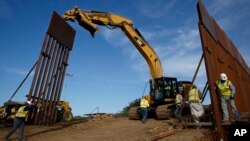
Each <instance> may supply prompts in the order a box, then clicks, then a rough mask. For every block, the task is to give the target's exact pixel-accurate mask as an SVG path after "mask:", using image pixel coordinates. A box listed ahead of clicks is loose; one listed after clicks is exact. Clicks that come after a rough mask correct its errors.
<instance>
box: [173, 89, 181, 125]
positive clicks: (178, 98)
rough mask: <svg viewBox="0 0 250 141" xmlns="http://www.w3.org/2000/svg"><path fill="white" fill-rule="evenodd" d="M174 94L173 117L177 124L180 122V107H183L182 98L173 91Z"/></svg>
mask: <svg viewBox="0 0 250 141" xmlns="http://www.w3.org/2000/svg"><path fill="white" fill-rule="evenodd" d="M174 94H175V104H176V109H175V112H174V115H175V117H176V118H177V120H178V122H182V116H181V107H182V105H183V97H182V95H181V94H179V93H178V92H177V91H175V92H174Z"/></svg>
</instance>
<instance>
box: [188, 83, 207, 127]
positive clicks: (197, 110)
mask: <svg viewBox="0 0 250 141" xmlns="http://www.w3.org/2000/svg"><path fill="white" fill-rule="evenodd" d="M188 101H189V107H190V110H191V114H192V117H193V120H194V122H195V123H199V122H200V117H201V116H202V115H203V114H204V108H203V106H202V105H201V93H200V91H199V90H198V88H197V87H196V86H192V89H191V90H190V91H189V94H188Z"/></svg>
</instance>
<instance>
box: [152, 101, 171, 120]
mask: <svg viewBox="0 0 250 141" xmlns="http://www.w3.org/2000/svg"><path fill="white" fill-rule="evenodd" d="M169 106H171V104H166V105H160V106H158V107H157V108H156V110H155V112H156V117H157V119H169V118H170V117H171V116H172V115H173V112H172V110H171V109H168V107H169Z"/></svg>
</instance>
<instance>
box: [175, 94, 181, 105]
mask: <svg viewBox="0 0 250 141" xmlns="http://www.w3.org/2000/svg"><path fill="white" fill-rule="evenodd" d="M181 98H182V96H181V95H180V94H177V95H176V97H175V104H180V103H181V100H182V99H181Z"/></svg>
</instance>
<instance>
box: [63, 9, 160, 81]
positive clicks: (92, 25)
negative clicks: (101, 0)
mask: <svg viewBox="0 0 250 141" xmlns="http://www.w3.org/2000/svg"><path fill="white" fill-rule="evenodd" d="M63 18H64V19H65V20H70V21H78V23H79V25H80V26H82V27H83V28H85V29H86V30H88V31H89V32H90V34H91V35H92V36H93V37H94V34H95V32H97V31H98V25H102V26H107V27H109V28H120V29H121V30H122V31H123V33H124V34H125V35H126V36H127V37H128V38H129V39H130V41H131V42H132V43H133V44H134V46H135V47H136V48H137V50H138V51H139V52H140V53H141V54H142V56H143V57H144V58H145V60H146V61H147V63H148V66H149V69H150V73H151V77H152V80H153V81H154V80H155V79H156V78H161V77H162V75H163V71H162V66H161V62H160V59H159V58H158V56H157V54H156V53H155V51H154V50H153V49H152V47H151V46H150V45H149V44H148V43H147V42H146V40H145V39H144V38H143V36H142V35H141V34H140V32H139V31H138V30H137V29H136V28H135V27H134V26H133V22H132V21H131V20H130V19H127V18H125V17H122V16H119V15H116V14H113V13H107V12H99V11H87V10H80V9H78V8H77V7H75V8H73V9H72V10H68V11H66V12H65V13H64V15H63Z"/></svg>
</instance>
